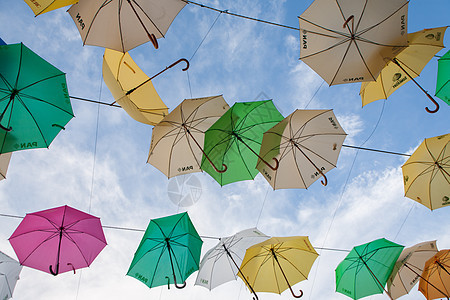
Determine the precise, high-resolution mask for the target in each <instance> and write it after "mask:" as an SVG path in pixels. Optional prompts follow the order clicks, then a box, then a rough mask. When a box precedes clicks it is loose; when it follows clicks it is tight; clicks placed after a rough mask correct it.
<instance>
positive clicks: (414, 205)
mask: <svg viewBox="0 0 450 300" xmlns="http://www.w3.org/2000/svg"><path fill="white" fill-rule="evenodd" d="M416 203H417V202H414V203H413V204H412V205H411V208H410V209H409V211H408V213H407V214H406V217H405V219H404V220H403V223H402V225H400V228H399V229H398V231H397V234H396V235H395V237H394V240H396V239H397V237H398V235H399V234H400V231H402V229H403V225H405V223H406V220H407V219H408V218H409V215H410V214H411V212H412V211H413V209H414V208H415V207H416Z"/></svg>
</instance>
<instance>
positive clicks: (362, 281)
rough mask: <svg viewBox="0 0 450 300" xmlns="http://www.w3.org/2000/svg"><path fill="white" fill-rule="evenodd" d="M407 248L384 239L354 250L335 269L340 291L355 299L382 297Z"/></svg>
mask: <svg viewBox="0 0 450 300" xmlns="http://www.w3.org/2000/svg"><path fill="white" fill-rule="evenodd" d="M403 248H404V247H403V246H401V245H398V244H396V243H393V242H391V241H388V240H386V239H384V238H381V239H378V240H374V241H372V242H369V243H367V244H363V245H359V246H356V247H354V248H353V249H352V250H351V251H350V253H349V254H348V255H347V256H346V257H345V259H344V260H343V261H342V262H341V263H339V265H338V266H337V268H336V270H335V273H336V292H339V293H342V294H344V295H346V296H348V297H350V298H352V299H360V298H363V297H366V296H369V295H373V294H382V293H383V290H384V285H385V284H386V281H387V280H388V278H389V275H391V273H392V270H393V268H394V265H395V262H396V261H397V258H398V257H399V255H400V253H401V252H402V250H403ZM388 296H389V297H390V298H391V296H390V295H389V293H388ZM391 299H392V298H391Z"/></svg>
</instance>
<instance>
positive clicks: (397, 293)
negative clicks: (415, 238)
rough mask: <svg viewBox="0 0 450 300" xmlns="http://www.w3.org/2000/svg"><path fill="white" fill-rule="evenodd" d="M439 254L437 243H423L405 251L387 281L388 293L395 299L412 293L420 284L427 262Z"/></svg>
mask: <svg viewBox="0 0 450 300" xmlns="http://www.w3.org/2000/svg"><path fill="white" fill-rule="evenodd" d="M437 252H438V250H437V247H436V241H430V242H423V243H419V244H417V245H414V246H412V247H409V248H405V249H403V251H402V253H401V254H400V256H399V257H398V260H397V262H396V263H395V266H394V270H393V271H392V274H391V276H389V279H388V281H387V289H388V293H389V294H390V295H391V297H392V298H393V299H397V298H400V297H401V296H403V295H406V294H407V293H409V291H411V289H412V288H413V287H414V286H415V285H416V283H417V282H419V279H420V276H421V274H422V272H423V269H424V267H425V262H426V261H427V260H428V259H430V258H431V257H432V256H433V255H435V254H436V253H437Z"/></svg>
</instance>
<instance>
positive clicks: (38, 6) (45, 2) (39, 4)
mask: <svg viewBox="0 0 450 300" xmlns="http://www.w3.org/2000/svg"><path fill="white" fill-rule="evenodd" d="M77 2H78V0H25V3H26V4H28V6H29V7H30V8H31V9H32V10H33V12H34V14H35V15H36V16H37V15H40V14H43V13H46V12H49V11H51V10H55V9H58V8H61V7H64V6H69V5H72V4H75V3H77Z"/></svg>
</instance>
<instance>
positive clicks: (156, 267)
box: [130, 243, 170, 287]
mask: <svg viewBox="0 0 450 300" xmlns="http://www.w3.org/2000/svg"><path fill="white" fill-rule="evenodd" d="M162 244H163V245H162V249H161V252H160V254H159V257H158V260H157V261H156V263H155V269H154V270H155V271H154V272H153V276H152V279H151V281H150V287H151V286H152V284H153V281H154V280H155V276H156V270H157V269H158V266H159V263H160V261H161V258H162V256H163V255H164V252H165V250H166V245H165V244H164V243H162ZM147 253H148V252H147ZM142 257H143V256H142ZM142 257H141V258H142ZM139 260H140V259H139ZM136 263H137V262H136ZM136 263H135V265H136ZM130 269H131V268H130ZM169 282H170V281H169Z"/></svg>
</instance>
